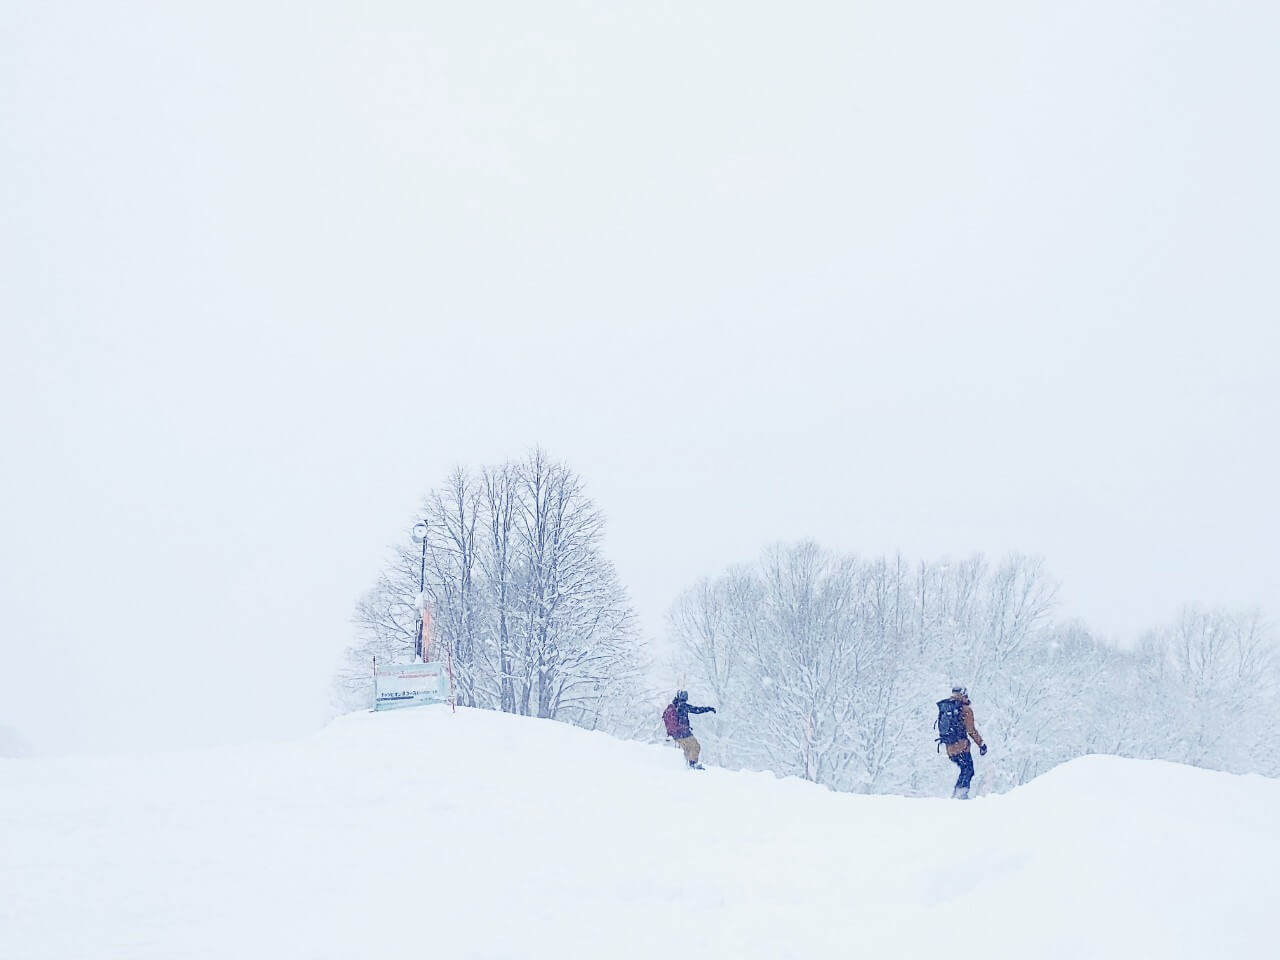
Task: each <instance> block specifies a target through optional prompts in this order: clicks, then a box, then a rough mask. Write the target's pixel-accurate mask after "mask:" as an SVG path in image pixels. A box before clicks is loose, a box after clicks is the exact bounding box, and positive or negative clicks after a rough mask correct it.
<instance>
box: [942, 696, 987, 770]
mask: <svg viewBox="0 0 1280 960" xmlns="http://www.w3.org/2000/svg"><path fill="white" fill-rule="evenodd" d="M954 699H956V700H959V701H960V702H961V703H963V704H964V709H963V710H961V711H960V716H961V717H962V718H963V719H964V729H965V732H966V733H967V734H969V736H970V737H971V738H972V739H973V742H974V743H976V744H977V745H978V746H982V734H980V733H978V728H977V727H976V726H974V723H973V707H971V706H969V698H968V697H964V698H961V697H955V698H954ZM968 749H969V741H968V740H957V741H956V742H955V743H948V744H947V756H948V757H955V756H958V755H960V754H962V753H964V752H965V751H966V750H968Z"/></svg>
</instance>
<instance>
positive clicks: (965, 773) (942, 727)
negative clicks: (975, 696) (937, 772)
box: [937, 686, 987, 800]
mask: <svg viewBox="0 0 1280 960" xmlns="http://www.w3.org/2000/svg"><path fill="white" fill-rule="evenodd" d="M937 727H938V747H939V749H941V747H942V745H943V744H945V745H946V747H947V759H949V760H950V761H951V762H952V763H954V764H955V765H956V766H957V767H959V768H960V776H959V777H957V778H956V786H955V789H954V790H952V791H951V798H952V799H953V800H968V799H969V783H970V781H972V780H973V754H972V753H970V752H969V741H970V740H973V742H974V743H976V744H977V745H978V754H979V756H983V757H985V756H986V755H987V745H986V744H985V743H983V742H982V735H981V734H980V733H978V728H977V726H976V724H975V723H974V720H973V705H972V704H971V703H970V702H969V691H968V690H966V689H965V688H964V687H959V686H956V687H952V688H951V696H950V697H948V698H947V699H946V700H939V701H938V723H937Z"/></svg>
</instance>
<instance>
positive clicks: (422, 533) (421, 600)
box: [413, 520, 427, 663]
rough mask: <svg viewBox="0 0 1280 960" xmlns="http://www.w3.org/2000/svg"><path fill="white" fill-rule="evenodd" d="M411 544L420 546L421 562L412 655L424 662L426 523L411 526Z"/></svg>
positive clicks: (422, 521)
mask: <svg viewBox="0 0 1280 960" xmlns="http://www.w3.org/2000/svg"><path fill="white" fill-rule="evenodd" d="M413 542H414V543H420V544H422V562H421V563H420V564H419V566H418V638H417V639H416V640H414V642H413V655H414V656H415V657H417V658H418V659H419V660H421V661H423V662H424V663H425V662H426V659H427V658H426V656H425V652H426V651H424V650H423V642H424V641H425V639H426V638H425V637H424V636H423V632H424V631H423V627H424V626H425V624H426V618H427V522H426V521H425V520H419V521H418V522H417V523H415V524H414V525H413Z"/></svg>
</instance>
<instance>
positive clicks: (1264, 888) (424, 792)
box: [0, 707, 1280, 960]
mask: <svg viewBox="0 0 1280 960" xmlns="http://www.w3.org/2000/svg"><path fill="white" fill-rule="evenodd" d="M706 759H708V760H709V761H711V762H714V759H715V758H714V757H707V758H706ZM981 762H982V761H981V760H979V763H981ZM938 763H939V764H940V765H945V766H946V768H947V769H951V768H950V765H949V764H947V763H946V760H945V759H944V758H939V760H938ZM1278 815H1280V782H1278V781H1272V780H1267V779H1264V778H1261V777H1239V776H1231V775H1228V774H1221V773H1212V772H1208V771H1204V770H1199V769H1194V768H1190V767H1183V766H1178V765H1175V764H1169V763H1162V762H1157V761H1135V760H1122V759H1118V758H1112V757H1087V758H1084V759H1082V760H1077V761H1074V762H1072V763H1069V764H1066V765H1065V766H1062V767H1059V768H1058V769H1056V770H1054V771H1052V772H1050V773H1049V774H1047V775H1046V776H1044V777H1041V778H1040V779H1038V780H1036V781H1034V782H1033V783H1031V784H1029V785H1028V786H1026V787H1023V788H1021V789H1019V790H1016V791H1014V792H1013V793H1011V794H1008V795H1005V796H994V797H985V798H980V799H975V800H971V801H969V802H967V803H962V802H955V801H950V800H945V799H939V800H918V799H917V800H912V799H903V798H897V797H869V796H852V795H845V794H836V793H832V792H830V791H828V790H825V789H823V788H821V787H817V786H814V785H812V784H810V783H806V782H802V781H799V780H793V779H787V780H780V779H777V778H775V777H773V776H772V775H769V774H765V773H732V772H728V771H723V770H716V769H714V768H711V769H708V770H706V771H705V772H701V773H699V772H694V771H688V770H686V769H684V768H683V764H682V761H681V759H680V754H679V751H677V750H674V749H672V748H670V747H659V746H652V745H644V744H639V743H627V742H621V741H618V740H615V739H612V738H610V737H607V736H605V735H603V734H598V733H588V732H585V731H582V730H577V729H574V728H571V727H568V726H564V725H561V724H557V723H553V722H550V721H543V720H531V719H525V718H518V717H511V716H506V715H502V714H497V713H485V712H480V711H471V710H459V711H458V712H457V714H456V715H451V714H450V712H449V710H448V708H446V707H425V708H418V709H413V710H404V711H399V712H394V713H390V714H376V715H374V714H355V715H351V716H347V717H344V718H342V719H340V720H338V721H336V722H334V723H333V724H332V725H330V726H329V727H328V728H327V729H325V730H324V731H323V732H322V733H320V734H317V735H316V736H314V737H311V738H309V739H306V740H302V741H294V742H291V743H285V744H272V745H257V746H252V747H237V748H221V749H217V750H206V751H200V752H192V753H183V754H169V755H158V756H136V757H96V758H87V759H63V760H3V761H0V957H3V958H5V960H34V958H57V960H68V958H76V960H96V958H130V960H137V958H149V957H157V958H159V957H163V958H166V960H173V958H205V957H210V958H212V957H217V958H228V957H236V958H268V957H270V958H352V957H376V956H388V955H407V956H416V957H426V956H450V957H466V958H472V957H474V958H521V960H529V958H533V960H538V958H558V960H564V958H578V957H581V958H592V960H604V958H607V960H622V958H632V957H636V958H640V957H643V958H646V960H652V958H653V957H657V956H663V955H666V954H667V953H669V952H670V951H672V950H679V951H681V952H683V953H687V954H688V955H690V956H696V957H698V958H699V960H719V958H726V960H727V958H735V960H737V958H752V957H761V958H766V957H767V958H770V960H777V958H780V957H802V958H812V957H841V958H847V957H869V958H887V957H908V958H917V957H920V958H923V957H929V956H936V955H938V954H940V953H941V952H943V951H947V952H956V953H958V954H959V955H962V956H967V957H977V958H984V960H986V958H1001V957H1010V958H1013V957H1017V958H1025V957H1036V958H1037V960H1053V958H1071V960H1081V958H1102V957H1125V958H1132V957H1157V956H1158V957H1161V958H1162V960H1169V958H1176V957H1197V958H1203V957H1224V958H1252V957H1258V958H1261V957H1274V956H1278V955H1280V944H1278V943H1277V929H1276V927H1275V924H1274V919H1273V916H1274V907H1275V895H1276V882H1275V876H1276V874H1275V866H1276V864H1277V863H1280V827H1277V817H1278Z"/></svg>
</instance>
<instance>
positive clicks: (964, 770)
mask: <svg viewBox="0 0 1280 960" xmlns="http://www.w3.org/2000/svg"><path fill="white" fill-rule="evenodd" d="M949 759H950V760H951V762H952V763H954V764H955V765H956V766H957V767H959V768H960V776H959V777H957V778H956V789H957V790H964V789H965V788H966V787H968V786H969V781H970V780H972V779H973V754H972V753H970V752H969V751H968V750H966V751H965V752H964V753H957V754H956V755H955V756H954V757H951V758H949Z"/></svg>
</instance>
